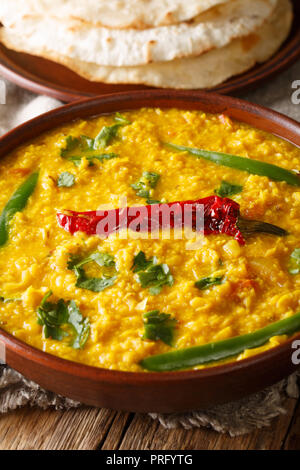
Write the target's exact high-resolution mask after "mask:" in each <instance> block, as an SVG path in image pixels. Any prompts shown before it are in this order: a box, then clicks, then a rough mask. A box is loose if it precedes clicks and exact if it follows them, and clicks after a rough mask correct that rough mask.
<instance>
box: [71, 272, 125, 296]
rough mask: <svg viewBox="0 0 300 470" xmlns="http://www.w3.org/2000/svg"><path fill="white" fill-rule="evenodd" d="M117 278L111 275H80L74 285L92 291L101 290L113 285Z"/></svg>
mask: <svg viewBox="0 0 300 470" xmlns="http://www.w3.org/2000/svg"><path fill="white" fill-rule="evenodd" d="M116 279H117V276H112V277H107V278H105V277H100V278H98V277H90V278H88V277H86V276H85V277H83V275H81V276H80V277H79V278H78V280H77V282H76V287H80V288H81V289H86V290H90V291H92V292H102V291H103V290H104V289H107V288H108V287H111V286H112V285H114V283H115V281H116Z"/></svg>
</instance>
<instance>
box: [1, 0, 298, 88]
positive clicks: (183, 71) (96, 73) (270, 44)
mask: <svg viewBox="0 0 300 470" xmlns="http://www.w3.org/2000/svg"><path fill="white" fill-rule="evenodd" d="M292 19H293V12H292V4H291V2H290V0H280V1H279V3H278V5H277V7H276V10H275V11H274V13H273V15H272V17H271V18H269V20H268V21H266V22H265V24H264V25H263V26H262V27H260V28H259V29H257V30H256V31H255V33H253V34H251V35H248V36H246V37H243V38H240V39H235V40H234V41H232V42H231V43H230V44H229V45H227V46H226V47H223V48H221V49H214V50H212V51H209V52H207V53H205V54H202V55H201V56H199V57H194V58H188V59H179V60H176V61H173V62H165V63H156V64H149V65H143V66H139V67H103V66H98V65H96V64H92V63H87V62H80V61H73V60H71V59H69V58H67V57H65V56H62V55H60V56H57V54H56V53H55V54H54V56H52V55H51V53H49V54H48V56H47V57H48V58H49V59H52V60H53V59H55V60H56V61H57V62H59V63H61V64H63V65H66V66H67V67H69V68H70V69H72V70H73V71H75V72H77V73H78V74H79V75H81V76H83V77H85V78H87V79H89V80H92V81H100V82H105V83H132V84H145V85H149V86H155V87H162V88H177V89H180V88H181V89H201V88H210V87H213V86H216V85H218V84H219V83H222V82H223V81H225V80H226V79H228V78H229V77H232V76H234V75H237V74H240V73H243V72H245V71H246V70H248V69H250V68H251V67H253V66H254V65H255V64H256V63H261V62H265V61H266V60H268V59H269V58H270V57H271V56H272V55H273V54H274V53H275V52H276V51H277V49H278V48H279V47H280V45H281V44H282V43H283V42H284V40H285V39H286V37H287V36H288V34H289V31H290V28H291V24H292ZM0 40H2V41H3V42H4V43H5V44H6V45H7V46H8V47H11V48H13V49H17V50H19V49H20V48H21V49H22V48H23V47H24V43H23V38H22V36H16V35H15V34H14V32H13V33H12V32H11V31H10V30H9V29H8V30H6V29H4V28H3V29H2V30H0ZM27 52H29V53H34V52H36V50H35V51H32V50H31V49H30V48H27Z"/></svg>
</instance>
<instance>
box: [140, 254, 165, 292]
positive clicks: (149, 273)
mask: <svg viewBox="0 0 300 470" xmlns="http://www.w3.org/2000/svg"><path fill="white" fill-rule="evenodd" d="M131 269H132V271H133V272H134V273H137V277H138V282H139V283H140V284H141V286H142V287H143V288H149V292H150V294H152V295H157V294H160V292H161V290H162V288H163V286H165V285H167V286H172V285H173V284H174V279H173V276H172V274H171V272H170V269H169V266H168V265H167V264H158V261H157V258H156V257H155V256H154V257H153V258H150V259H149V260H147V258H146V256H145V253H144V252H143V251H140V252H139V253H138V254H137V255H136V256H135V257H134V262H133V266H132V268H131Z"/></svg>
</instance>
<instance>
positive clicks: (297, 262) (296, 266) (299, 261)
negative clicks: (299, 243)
mask: <svg viewBox="0 0 300 470" xmlns="http://www.w3.org/2000/svg"><path fill="white" fill-rule="evenodd" d="M289 273H290V274H293V275H295V274H299V273H300V248H295V250H294V251H293V252H292V254H291V256H290V263H289Z"/></svg>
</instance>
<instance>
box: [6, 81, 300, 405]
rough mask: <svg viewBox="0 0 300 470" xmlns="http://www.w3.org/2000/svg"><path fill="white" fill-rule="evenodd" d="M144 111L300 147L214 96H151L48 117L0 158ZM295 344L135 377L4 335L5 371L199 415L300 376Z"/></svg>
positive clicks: (299, 128) (269, 123) (100, 400)
mask: <svg viewBox="0 0 300 470" xmlns="http://www.w3.org/2000/svg"><path fill="white" fill-rule="evenodd" d="M145 106H151V107H162V108H170V107H177V108H180V109H187V110H190V109H198V110H199V109H200V110H203V111H205V112H211V113H225V114H227V115H228V116H230V117H231V118H233V119H237V120H239V121H243V122H246V123H248V124H250V125H252V126H255V127H257V128H259V129H262V130H265V131H267V132H271V133H273V134H277V135H278V136H280V137H282V138H284V139H287V140H289V141H291V142H292V143H294V144H295V145H297V146H299V147H300V124H298V123H297V122H295V121H293V120H291V119H289V118H287V117H285V116H283V115H281V114H278V113H276V112H274V111H270V110H268V109H266V108H262V107H259V106H257V105H253V104H250V103H248V102H246V101H242V100H238V99H235V98H230V97H226V96H221V95H216V94H214V93H205V92H187V91H163V90H154V91H153V90H147V91H137V92H131V93H118V94H113V95H107V96H103V97H98V98H96V99H90V100H85V101H81V102H77V103H74V104H69V105H67V106H63V107H61V108H58V109H56V110H54V111H51V112H49V113H47V114H43V115H42V116H40V117H38V118H36V119H33V120H31V121H29V122H27V123H25V124H23V125H22V126H19V127H18V128H16V129H15V130H13V131H11V132H9V133H8V134H6V135H5V136H4V137H2V138H1V139H0V158H1V157H4V156H5V155H7V153H8V152H10V151H12V150H13V149H15V148H16V147H17V146H19V145H20V144H24V143H25V142H28V141H29V140H30V139H32V138H35V137H36V136H38V135H40V134H41V133H43V132H46V131H49V130H50V129H53V128H55V127H57V126H60V125H62V124H64V123H67V122H70V121H72V120H74V119H78V118H89V117H91V116H95V115H99V114H102V113H112V112H115V111H123V110H128V109H138V108H140V107H145ZM294 339H298V340H299V339H300V333H299V334H298V335H297V336H295V337H294V338H293V340H294ZM293 340H292V339H289V340H287V341H286V342H285V343H283V344H282V345H280V346H278V347H276V348H274V349H271V350H268V351H266V352H264V353H261V354H259V355H256V356H253V357H250V358H248V359H245V360H243V361H239V362H233V363H231V364H226V365H220V366H216V367H211V368H207V369H206V370H198V371H195V370H194V371H193V370H191V371H184V372H166V373H143V372H140V373H133V372H120V371H112V370H105V369H100V368H95V367H90V366H85V365H82V364H77V363H74V362H71V361H67V360H65V359H60V358H58V357H56V356H52V355H50V354H47V353H44V352H42V351H39V350H37V349H35V348H33V347H31V346H28V345H27V344H25V343H23V342H22V341H19V340H18V339H16V338H14V337H13V336H12V335H10V334H8V333H6V332H4V331H3V330H1V329H0V341H3V342H4V344H5V345H6V360H7V364H9V365H10V366H11V367H13V368H14V369H16V370H18V371H19V372H21V373H22V374H24V375H25V376H26V377H28V378H30V379H32V380H34V381H35V382H37V383H38V384H40V385H41V386H42V387H44V388H46V389H48V390H51V391H53V392H56V393H59V394H61V395H65V396H67V397H70V398H73V399H75V400H79V401H81V402H83V403H86V404H89V405H96V406H101V407H107V408H114V409H120V410H130V411H140V412H147V411H152V412H155V411H156V412H177V411H186V410H193V409H200V408H204V407H208V406H212V405H215V404H217V403H222V402H226V401H230V400H235V399H238V398H241V397H243V396H245V395H247V394H250V393H253V392H256V391H258V390H260V389H262V388H264V387H266V386H268V385H271V384H272V383H275V382H277V381H279V380H280V379H282V378H283V377H285V376H286V375H288V374H290V373H291V372H293V371H294V370H295V369H296V366H295V365H293V364H292V361H291V355H292V352H293V350H292V348H291V343H292V341H293Z"/></svg>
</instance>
